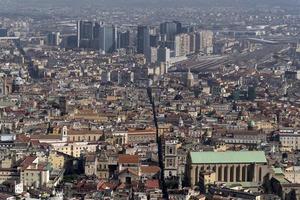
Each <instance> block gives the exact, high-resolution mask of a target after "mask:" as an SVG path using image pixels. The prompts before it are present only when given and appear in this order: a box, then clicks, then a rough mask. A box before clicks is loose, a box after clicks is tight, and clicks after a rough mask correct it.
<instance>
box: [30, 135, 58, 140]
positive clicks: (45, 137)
mask: <svg viewBox="0 0 300 200" xmlns="http://www.w3.org/2000/svg"><path fill="white" fill-rule="evenodd" d="M30 138H31V139H37V140H59V139H61V136H60V135H32V136H30Z"/></svg>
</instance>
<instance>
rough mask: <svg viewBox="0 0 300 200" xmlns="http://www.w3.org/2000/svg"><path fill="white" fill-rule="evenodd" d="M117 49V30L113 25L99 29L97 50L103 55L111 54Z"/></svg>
mask: <svg viewBox="0 0 300 200" xmlns="http://www.w3.org/2000/svg"><path fill="white" fill-rule="evenodd" d="M116 48H117V28H116V27H115V26H113V25H111V26H108V25H104V26H101V27H100V33H99V49H100V50H103V51H104V52H105V53H113V52H114V51H115V50H116Z"/></svg>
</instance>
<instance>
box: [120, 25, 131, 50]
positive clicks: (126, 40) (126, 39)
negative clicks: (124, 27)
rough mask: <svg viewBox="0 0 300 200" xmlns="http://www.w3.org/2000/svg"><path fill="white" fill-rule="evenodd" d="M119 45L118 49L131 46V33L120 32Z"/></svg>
mask: <svg viewBox="0 0 300 200" xmlns="http://www.w3.org/2000/svg"><path fill="white" fill-rule="evenodd" d="M117 37H118V43H117V48H118V49H119V48H128V47H129V45H130V31H129V30H128V31H125V32H120V31H118V35H117Z"/></svg>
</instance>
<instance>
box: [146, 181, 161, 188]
mask: <svg viewBox="0 0 300 200" xmlns="http://www.w3.org/2000/svg"><path fill="white" fill-rule="evenodd" d="M145 187H146V188H147V189H156V188H159V180H147V181H146V183H145Z"/></svg>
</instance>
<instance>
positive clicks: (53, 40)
mask: <svg viewBox="0 0 300 200" xmlns="http://www.w3.org/2000/svg"><path fill="white" fill-rule="evenodd" d="M60 43H61V37H60V33H59V32H57V33H48V34H47V44H48V45H50V46H58V45H59V44H60Z"/></svg>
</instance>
